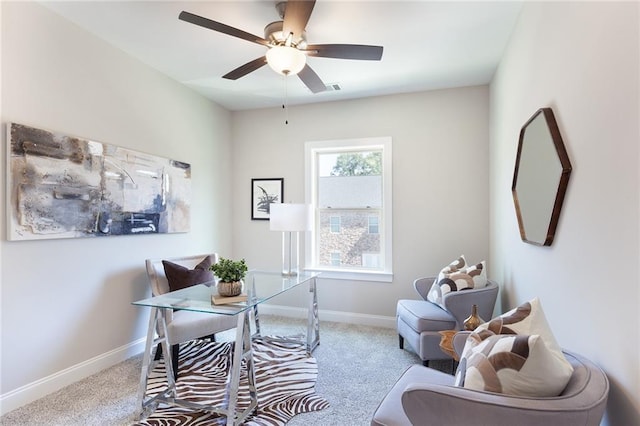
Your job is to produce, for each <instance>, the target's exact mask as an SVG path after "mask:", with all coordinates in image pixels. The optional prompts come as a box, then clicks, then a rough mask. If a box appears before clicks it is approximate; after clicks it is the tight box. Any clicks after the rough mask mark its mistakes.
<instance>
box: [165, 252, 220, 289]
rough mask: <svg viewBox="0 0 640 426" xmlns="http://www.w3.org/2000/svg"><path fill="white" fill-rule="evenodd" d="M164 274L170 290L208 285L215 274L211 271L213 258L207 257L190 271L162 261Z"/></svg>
mask: <svg viewBox="0 0 640 426" xmlns="http://www.w3.org/2000/svg"><path fill="white" fill-rule="evenodd" d="M162 266H163V267H164V274H165V275H166V277H167V281H169V290H170V291H176V290H181V289H183V288H187V287H191V286H192V285H196V284H202V283H206V282H207V281H212V280H213V272H212V271H210V270H209V267H210V266H211V256H207V257H205V258H204V259H202V261H201V262H200V263H198V264H197V265H196V266H195V268H193V269H189V268H186V267H184V266H182V265H178V264H177V263H173V262H169V261H168V260H163V261H162Z"/></svg>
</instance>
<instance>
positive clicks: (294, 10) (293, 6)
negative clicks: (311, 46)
mask: <svg viewBox="0 0 640 426" xmlns="http://www.w3.org/2000/svg"><path fill="white" fill-rule="evenodd" d="M315 4H316V2H315V0H311V1H307V0H289V1H288V2H287V6H286V8H285V11H284V22H283V24H282V34H284V36H285V37H287V36H288V35H289V34H290V33H293V39H294V40H298V39H299V38H300V36H301V35H302V33H303V32H304V29H305V28H306V27H307V22H309V18H310V17H311V12H312V11H313V6H314V5H315Z"/></svg>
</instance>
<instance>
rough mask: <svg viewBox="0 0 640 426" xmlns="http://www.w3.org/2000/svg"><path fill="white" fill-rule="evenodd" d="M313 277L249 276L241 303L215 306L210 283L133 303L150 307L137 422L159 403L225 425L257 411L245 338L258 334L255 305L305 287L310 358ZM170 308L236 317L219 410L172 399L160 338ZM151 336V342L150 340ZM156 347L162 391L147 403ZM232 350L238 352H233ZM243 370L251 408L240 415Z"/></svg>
mask: <svg viewBox="0 0 640 426" xmlns="http://www.w3.org/2000/svg"><path fill="white" fill-rule="evenodd" d="M318 275H319V274H318V273H304V272H303V273H300V274H299V275H297V276H292V277H286V276H283V275H282V274H280V273H275V272H264V271H249V272H248V273H247V276H246V277H245V280H244V283H245V284H244V290H243V293H245V294H246V295H247V301H246V302H240V303H234V304H227V305H215V304H213V303H212V301H211V300H212V299H211V296H212V295H215V294H217V292H216V290H215V283H214V282H213V281H212V282H209V283H204V284H199V285H195V286H192V287H188V288H185V289H182V290H177V291H172V292H170V293H165V294H163V295H160V296H155V297H150V298H148V299H144V300H139V301H137V302H133V304H134V305H137V306H147V307H150V308H151V314H150V317H149V328H148V330H147V342H146V346H145V352H144V357H143V361H142V373H141V377H140V388H139V389H138V405H137V407H138V409H139V416H140V418H144V417H146V416H148V415H149V414H151V413H152V412H153V411H154V410H155V409H156V408H157V407H158V405H159V404H160V403H165V404H173V405H179V406H183V407H187V408H193V409H196V410H205V411H210V412H215V413H218V414H222V415H224V416H226V418H227V422H226V424H227V425H238V424H241V423H242V422H243V420H244V419H245V418H246V417H247V416H248V415H250V414H251V413H252V412H253V410H254V409H255V408H256V407H257V404H258V398H257V394H256V386H255V374H254V363H253V351H252V345H251V339H252V337H254V336H256V335H257V336H259V335H260V320H259V315H258V305H260V304H261V303H264V302H266V301H268V300H270V299H272V298H273V297H275V296H277V295H279V294H282V293H284V292H286V291H288V290H291V289H293V288H295V287H298V286H299V285H302V284H306V285H308V287H309V305H308V321H307V336H306V347H307V352H309V353H311V352H312V351H313V350H314V349H315V348H316V346H317V345H318V344H319V343H320V323H319V320H318V295H317V289H316V278H317V276H318ZM173 309H184V310H189V311H194V312H201V313H205V314H212V315H214V314H218V315H235V316H237V318H238V323H237V324H238V325H237V328H236V339H235V345H234V350H233V356H232V359H231V365H230V372H229V380H228V382H227V397H226V398H225V403H223V404H222V405H220V406H202V405H201V404H196V403H194V402H191V401H185V400H181V399H178V398H177V397H176V386H175V379H174V377H175V376H174V374H173V367H172V363H171V350H170V348H169V344H168V341H167V339H166V338H165V336H167V321H166V320H167V313H168V312H169V311H170V310H173ZM252 317H253V322H254V324H255V333H254V334H253V336H252V334H251V318H252ZM156 332H157V337H156ZM157 344H161V345H162V354H163V357H164V358H165V359H164V365H165V373H166V376H167V384H168V386H167V389H166V390H165V391H164V392H161V393H159V394H157V395H155V396H152V397H148V398H147V394H146V391H147V381H148V378H149V373H150V372H151V370H153V367H155V362H154V363H153V364H154V365H152V362H151V360H152V352H153V348H154V347H155V346H156V345H157ZM238 348H239V349H240V350H238ZM243 359H244V360H245V362H246V366H247V377H248V380H249V394H250V397H251V403H250V405H249V407H248V408H247V409H245V410H244V411H242V412H236V405H237V399H238V388H239V385H240V368H241V365H242V360H243Z"/></svg>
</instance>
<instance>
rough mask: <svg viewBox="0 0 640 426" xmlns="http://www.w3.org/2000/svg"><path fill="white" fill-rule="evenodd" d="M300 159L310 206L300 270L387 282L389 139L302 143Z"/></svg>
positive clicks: (389, 272) (389, 250)
mask: <svg viewBox="0 0 640 426" xmlns="http://www.w3.org/2000/svg"><path fill="white" fill-rule="evenodd" d="M305 162H306V199H307V203H310V204H312V206H313V209H314V227H313V230H312V232H311V235H310V237H311V238H306V243H307V244H306V250H305V260H306V262H305V268H306V269H310V270H317V271H322V272H323V275H322V276H324V277H329V278H331V277H333V278H347V279H362V280H367V281H391V278H392V265H391V259H392V257H391V223H392V221H391V199H392V198H391V188H392V186H391V176H392V171H391V138H367V139H351V140H337V141H322V142H307V143H306V145H305Z"/></svg>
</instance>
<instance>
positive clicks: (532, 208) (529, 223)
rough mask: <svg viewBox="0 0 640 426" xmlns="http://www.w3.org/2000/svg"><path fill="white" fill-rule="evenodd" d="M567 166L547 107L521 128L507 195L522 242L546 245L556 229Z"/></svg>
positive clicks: (555, 125)
mask: <svg viewBox="0 0 640 426" xmlns="http://www.w3.org/2000/svg"><path fill="white" fill-rule="evenodd" d="M570 175H571V163H570V162H569V156H568V155H567V151H566V149H565V146H564V143H563V142H562V137H561V136H560V131H559V130H558V125H557V123H556V119H555V117H554V115H553V111H552V110H551V108H541V109H539V110H538V111H536V113H535V114H533V116H532V117H531V118H530V119H529V121H527V122H526V123H525V125H524V126H522V130H520V139H519V141H518V155H517V157H516V166H515V171H514V172H513V185H512V186H511V193H512V195H513V202H514V203H515V207H516V215H517V216H518V226H519V227H520V237H521V238H522V241H524V242H527V243H531V244H536V245H540V246H550V245H551V243H552V242H553V237H554V235H555V232H556V227H557V226H558V218H559V217H560V210H561V209H562V202H563V201H564V195H565V192H566V190H567V185H568V183H569V176H570Z"/></svg>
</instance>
